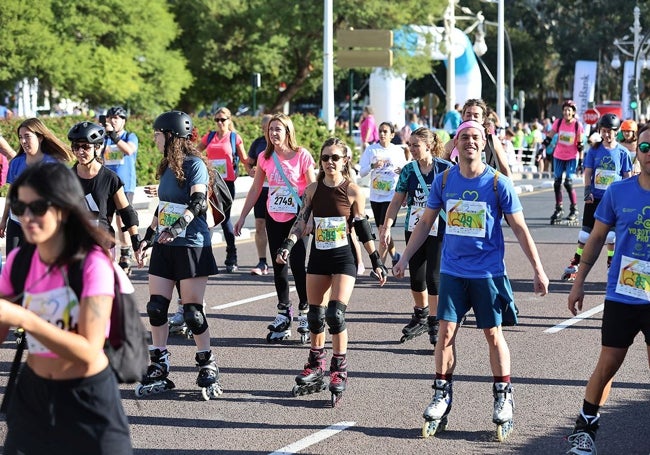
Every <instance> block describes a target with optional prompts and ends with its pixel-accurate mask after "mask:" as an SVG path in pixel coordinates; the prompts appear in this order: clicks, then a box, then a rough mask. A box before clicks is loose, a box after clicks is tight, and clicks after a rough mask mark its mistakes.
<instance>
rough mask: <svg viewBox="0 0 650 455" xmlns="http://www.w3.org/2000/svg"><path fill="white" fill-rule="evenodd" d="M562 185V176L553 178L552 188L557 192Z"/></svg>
mask: <svg viewBox="0 0 650 455" xmlns="http://www.w3.org/2000/svg"><path fill="white" fill-rule="evenodd" d="M561 187H562V177H560V178H556V179H555V180H553V189H554V190H555V191H556V192H557V191H560V188H561Z"/></svg>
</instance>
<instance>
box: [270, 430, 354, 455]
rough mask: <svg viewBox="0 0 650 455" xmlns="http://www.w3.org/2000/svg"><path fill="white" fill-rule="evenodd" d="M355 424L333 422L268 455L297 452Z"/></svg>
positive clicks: (288, 454)
mask: <svg viewBox="0 0 650 455" xmlns="http://www.w3.org/2000/svg"><path fill="white" fill-rule="evenodd" d="M355 424H356V422H339V423H335V424H334V425H331V426H329V427H327V428H325V429H324V430H320V431H318V432H316V433H314V434H312V435H311V436H307V437H306V438H303V439H301V440H300V441H296V442H294V443H293V444H289V445H288V446H284V447H282V448H281V449H278V450H276V451H275V452H271V453H270V454H269V455H291V454H294V453H298V452H300V451H301V450H304V449H306V448H307V447H309V446H312V445H314V444H316V443H318V442H321V441H323V440H325V439H327V438H329V437H332V436H334V435H335V434H337V433H340V432H341V431H343V430H346V429H347V428H350V427H351V426H354V425H355Z"/></svg>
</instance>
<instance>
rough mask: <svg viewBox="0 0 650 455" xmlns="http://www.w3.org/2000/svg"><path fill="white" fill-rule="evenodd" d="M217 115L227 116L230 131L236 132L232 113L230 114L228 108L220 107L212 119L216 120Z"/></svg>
mask: <svg viewBox="0 0 650 455" xmlns="http://www.w3.org/2000/svg"><path fill="white" fill-rule="evenodd" d="M217 114H223V115H225V116H226V117H227V118H228V120H229V122H228V131H235V125H234V123H233V121H232V113H231V112H230V109H228V108H227V107H225V106H224V107H220V108H219V109H217V110H216V111H215V112H214V115H213V116H212V119H213V120H214V119H215V118H216V117H217Z"/></svg>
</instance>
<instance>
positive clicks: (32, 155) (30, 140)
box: [0, 118, 74, 255]
mask: <svg viewBox="0 0 650 455" xmlns="http://www.w3.org/2000/svg"><path fill="white" fill-rule="evenodd" d="M18 141H19V142H20V148H19V149H18V153H17V154H16V156H15V157H14V159H12V160H11V161H10V162H9V170H8V172H7V183H9V184H10V185H11V184H13V182H14V181H15V180H16V178H17V177H18V176H19V175H20V174H21V173H22V172H23V171H24V170H25V168H27V166H30V165H32V164H35V163H39V162H41V161H43V162H46V163H48V162H55V161H62V162H71V161H72V160H73V158H74V157H73V155H72V153H70V150H69V149H68V147H67V146H66V145H65V144H64V143H63V142H62V141H61V140H60V139H59V138H57V137H56V136H55V135H54V133H52V132H51V131H50V130H49V129H48V128H47V127H46V126H45V125H44V124H43V122H41V121H40V120H39V119H37V118H29V119H27V120H25V121H24V122H22V123H21V124H20V125H19V126H18ZM0 237H6V239H7V240H6V254H7V255H8V254H9V252H10V251H11V250H13V249H14V248H16V247H17V246H20V245H21V244H22V243H23V233H22V230H21V229H20V222H19V221H18V217H17V216H15V215H14V214H12V213H11V212H10V211H9V204H5V208H4V212H3V214H2V220H0Z"/></svg>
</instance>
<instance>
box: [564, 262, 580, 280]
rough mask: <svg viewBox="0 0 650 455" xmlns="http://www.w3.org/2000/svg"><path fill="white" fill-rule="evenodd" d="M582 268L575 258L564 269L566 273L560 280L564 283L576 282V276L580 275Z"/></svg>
mask: <svg viewBox="0 0 650 455" xmlns="http://www.w3.org/2000/svg"><path fill="white" fill-rule="evenodd" d="M579 267H580V260H579V259H576V258H573V259H571V262H569V265H568V266H567V268H565V269H564V273H563V274H562V277H561V278H560V279H561V280H562V281H569V282H570V281H575V279H576V275H577V274H578V268H579Z"/></svg>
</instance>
